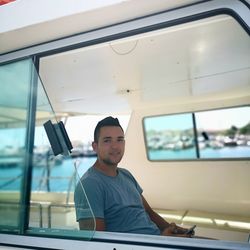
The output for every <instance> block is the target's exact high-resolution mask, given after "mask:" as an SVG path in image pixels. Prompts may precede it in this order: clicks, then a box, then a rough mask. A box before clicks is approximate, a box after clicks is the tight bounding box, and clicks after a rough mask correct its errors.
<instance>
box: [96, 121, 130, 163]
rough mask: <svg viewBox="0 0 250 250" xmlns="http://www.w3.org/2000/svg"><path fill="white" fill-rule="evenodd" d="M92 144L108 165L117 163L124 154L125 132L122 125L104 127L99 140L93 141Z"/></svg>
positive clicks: (102, 160) (99, 157)
mask: <svg viewBox="0 0 250 250" xmlns="http://www.w3.org/2000/svg"><path fill="white" fill-rule="evenodd" d="M92 145H93V149H94V151H95V152H96V153H97V155H98V159H99V160H100V161H101V162H103V163H105V164H107V165H117V164H118V163H119V162H120V161H121V159H122V157H123V154H124V149H125V140H124V133H123V131H122V129H121V128H120V127H116V126H105V127H102V128H101V129H100V135H99V138H98V142H93V144H92Z"/></svg>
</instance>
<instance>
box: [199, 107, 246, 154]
mask: <svg viewBox="0 0 250 250" xmlns="http://www.w3.org/2000/svg"><path fill="white" fill-rule="evenodd" d="M195 116H196V125H197V130H198V141H199V143H198V144H199V150H200V157H201V158H244V157H250V107H237V108H228V109H220V110H212V111H206V112H198V113H196V115H195Z"/></svg>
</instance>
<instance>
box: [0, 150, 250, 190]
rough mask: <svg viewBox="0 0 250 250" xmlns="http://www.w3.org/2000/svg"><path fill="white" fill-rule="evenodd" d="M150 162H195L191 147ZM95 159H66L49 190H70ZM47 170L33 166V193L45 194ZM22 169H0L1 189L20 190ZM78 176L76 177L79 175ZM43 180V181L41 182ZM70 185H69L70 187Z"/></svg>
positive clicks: (157, 153) (227, 153) (237, 153)
mask: <svg viewBox="0 0 250 250" xmlns="http://www.w3.org/2000/svg"><path fill="white" fill-rule="evenodd" d="M149 153H150V155H149V156H150V159H151V160H164V159H177V160H178V159H195V157H196V154H195V150H194V148H190V149H186V150H179V151H173V150H153V151H150V152H149ZM200 154H201V158H203V159H211V158H233V157H250V147H243V146H242V147H241V146H237V147H232V148H231V147H224V148H221V149H212V148H206V149H203V150H201V151H200ZM95 160H96V158H95V157H86V158H78V159H71V158H69V159H65V160H63V161H62V163H61V164H60V165H54V166H52V167H51V172H50V178H49V191H51V192H66V191H68V190H70V191H73V190H74V188H75V184H76V182H77V181H78V180H79V177H81V176H82V175H83V174H84V173H85V172H86V170H87V169H88V168H89V167H90V166H92V165H93V164H94V162H95ZM74 161H77V172H78V174H76V173H75V168H74ZM46 170H47V169H46V168H45V167H34V168H33V173H32V191H48V185H47V183H46V179H45V178H43V177H46ZM22 173H23V167H22V166H19V167H18V166H17V167H8V168H7V167H5V168H0V190H11V191H15V190H20V188H21V181H22ZM78 175H79V176H78ZM42 180H43V181H42ZM70 184H71V185H70Z"/></svg>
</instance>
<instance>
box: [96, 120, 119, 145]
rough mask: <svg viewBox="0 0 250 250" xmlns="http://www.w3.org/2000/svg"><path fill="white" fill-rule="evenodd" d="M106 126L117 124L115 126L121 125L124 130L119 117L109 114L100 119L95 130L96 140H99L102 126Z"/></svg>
mask: <svg viewBox="0 0 250 250" xmlns="http://www.w3.org/2000/svg"><path fill="white" fill-rule="evenodd" d="M106 126H115V127H120V128H121V129H122V131H123V128H122V126H121V124H120V122H119V120H118V119H117V118H114V117H112V116H108V117H106V118H104V119H102V120H101V121H99V122H98V123H97V125H96V127H95V131H94V142H98V138H99V136H100V130H101V128H102V127H106Z"/></svg>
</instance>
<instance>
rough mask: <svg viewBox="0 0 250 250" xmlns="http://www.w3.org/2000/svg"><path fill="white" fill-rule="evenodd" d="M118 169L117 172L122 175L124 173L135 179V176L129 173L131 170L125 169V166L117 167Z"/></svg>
mask: <svg viewBox="0 0 250 250" xmlns="http://www.w3.org/2000/svg"><path fill="white" fill-rule="evenodd" d="M118 169H119V172H120V173H121V174H122V175H125V176H126V177H129V178H130V179H133V180H135V177H134V176H133V175H132V174H131V172H130V171H129V170H127V169H126V168H120V167H119V168H118Z"/></svg>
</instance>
